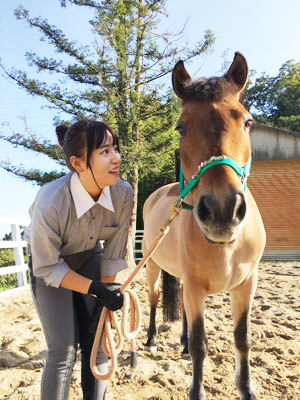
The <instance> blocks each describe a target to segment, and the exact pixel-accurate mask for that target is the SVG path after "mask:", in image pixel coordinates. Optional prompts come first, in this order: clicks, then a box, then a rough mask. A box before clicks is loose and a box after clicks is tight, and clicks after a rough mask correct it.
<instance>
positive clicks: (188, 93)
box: [172, 53, 252, 243]
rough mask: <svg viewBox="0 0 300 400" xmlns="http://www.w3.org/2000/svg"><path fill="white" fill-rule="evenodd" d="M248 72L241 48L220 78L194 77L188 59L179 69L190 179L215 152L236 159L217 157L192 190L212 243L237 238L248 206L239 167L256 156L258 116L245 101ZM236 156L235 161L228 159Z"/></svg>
mask: <svg viewBox="0 0 300 400" xmlns="http://www.w3.org/2000/svg"><path fill="white" fill-rule="evenodd" d="M247 77H248V67H247V63H246V60H245V58H244V57H243V56H242V55H241V54H239V53H236V54H235V58H234V60H233V63H232V64H231V66H230V68H229V70H228V71H227V73H226V74H225V75H224V76H223V77H220V78H210V79H198V80H192V78H191V77H190V75H189V74H188V72H187V71H186V69H185V68H184V65H183V62H182V61H179V62H178V63H177V64H176V66H175V68H174V70H173V75H172V82H173V88H174V91H175V93H176V95H177V96H178V97H179V98H180V99H181V100H182V114H181V116H180V118H179V121H178V123H177V130H178V131H179V133H180V162H181V167H182V172H183V176H184V178H185V181H186V182H188V181H190V179H191V178H192V176H194V177H195V176H196V175H197V171H199V169H201V162H205V161H207V160H209V159H210V158H211V157H218V156H227V161H228V160H230V162H228V163H227V164H225V163H222V162H221V163H220V164H218V163H215V162H213V165H212V167H211V168H208V169H207V170H206V171H205V173H204V174H203V175H202V176H201V178H200V180H199V182H198V183H197V185H196V186H195V187H194V188H193V189H192V191H191V196H192V201H193V206H194V209H193V212H194V216H195V218H196V221H197V222H198V224H199V226H200V229H201V231H202V233H203V235H204V237H205V238H206V239H207V240H208V241H209V242H211V243H230V242H232V241H233V240H234V239H235V238H236V237H237V235H238V234H239V232H240V231H241V229H242V227H243V222H244V220H245V216H246V212H247V199H246V192H245V185H243V182H242V181H243V177H242V179H241V176H240V175H239V174H238V173H237V172H236V171H237V170H238V168H239V167H241V168H243V167H244V166H245V165H247V163H249V162H251V161H250V160H251V143H250V128H251V125H252V117H251V115H250V114H249V112H248V111H247V110H246V109H245V108H244V106H243V105H242V104H241V102H240V94H241V92H242V91H243V89H244V87H245V85H246V83H247ZM217 159H218V158H217ZM231 160H232V162H233V166H232V165H228V164H230V163H231ZM216 164H218V165H216ZM248 165H249V164H248ZM234 166H236V169H234ZM195 173H196V174H195Z"/></svg>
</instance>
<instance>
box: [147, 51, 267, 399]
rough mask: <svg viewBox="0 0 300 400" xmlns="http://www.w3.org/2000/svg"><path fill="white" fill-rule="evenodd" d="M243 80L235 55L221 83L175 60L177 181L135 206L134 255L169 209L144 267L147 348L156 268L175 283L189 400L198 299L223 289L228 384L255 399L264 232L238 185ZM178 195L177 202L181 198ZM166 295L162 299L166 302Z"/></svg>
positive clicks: (245, 140)
mask: <svg viewBox="0 0 300 400" xmlns="http://www.w3.org/2000/svg"><path fill="white" fill-rule="evenodd" d="M247 80H248V66H247V62H246V60H245V58H244V56H243V55H242V54H240V53H238V52H237V53H235V56H234V60H233V62H232V64H231V65H230V67H229V69H228V70H227V72H226V73H225V75H223V76H221V77H211V78H208V79H206V78H200V79H197V80H193V79H192V78H191V76H190V75H189V73H188V72H187V70H186V69H185V66H184V63H183V62H182V61H179V62H178V63H177V64H176V65H175V67H174V69H173V72H172V86H173V89H174V92H175V94H176V95H177V97H179V99H180V100H181V107H182V112H181V115H180V118H179V120H178V122H177V126H176V130H177V131H178V132H179V135H180V165H181V174H180V178H181V179H180V182H179V183H178V182H176V183H171V184H168V185H166V186H163V187H161V188H159V189H157V190H156V191H155V192H153V193H152V194H151V195H150V196H149V197H148V199H147V200H146V202H145V204H144V207H143V219H144V238H143V252H146V251H147V249H149V248H150V246H151V245H152V243H153V242H154V240H155V238H156V237H157V236H158V234H159V232H160V227H161V226H162V224H163V223H164V222H165V221H166V219H167V217H168V216H169V214H170V209H171V206H172V205H173V207H174V205H175V208H177V209H178V210H177V211H178V212H177V214H178V215H177V216H176V218H174V220H173V222H172V225H171V226H170V230H169V233H168V235H167V236H166V237H165V239H164V241H163V242H162V243H161V245H160V247H159V248H158V249H157V250H156V251H155V252H154V253H153V255H152V256H151V258H150V260H149V261H148V262H147V266H146V278H147V283H148V287H149V299H150V307H151V313H150V325H149V329H148V341H147V345H148V347H149V346H155V344H156V337H155V336H156V327H155V314H156V306H157V302H158V298H159V291H160V289H159V285H160V275H161V271H162V270H163V271H166V272H167V273H168V274H170V275H171V276H174V277H175V278H176V279H180V281H181V282H182V284H183V304H184V310H185V313H186V320H187V326H188V350H189V353H190V357H191V360H192V383H191V386H190V390H189V399H190V400H204V399H205V398H206V395H205V390H204V386H203V361H204V358H205V356H206V355H207V349H208V344H207V338H206V335H205V327H204V306H205V304H204V303H205V298H206V297H207V296H208V295H211V294H215V293H219V292H224V291H226V292H227V291H229V292H230V302H231V312H232V318H233V325H234V346H235V383H236V386H237V388H238V390H239V393H240V397H241V399H242V400H255V399H256V396H255V393H254V390H253V384H252V380H251V376H250V361H249V357H250V327H249V319H250V311H251V307H252V302H253V298H254V294H255V290H256V286H257V277H258V264H259V261H260V259H261V256H262V254H263V251H264V247H265V243H266V235H265V230H264V226H263V222H262V218H261V215H260V212H259V210H258V207H257V205H256V203H255V200H254V198H253V197H252V195H251V193H250V190H249V188H248V187H247V184H246V183H247V176H248V175H249V171H250V166H251V159H252V158H251V140H250V139H251V138H250V131H251V126H252V124H253V119H252V117H251V114H250V113H249V112H248V111H247V110H246V109H245V107H244V106H243V104H242V100H241V95H242V93H243V90H244V89H245V86H246V84H247ZM183 199H184V201H183ZM171 301H172V298H171V297H170V298H169V305H170V304H171Z"/></svg>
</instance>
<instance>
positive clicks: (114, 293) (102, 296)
mask: <svg viewBox="0 0 300 400" xmlns="http://www.w3.org/2000/svg"><path fill="white" fill-rule="evenodd" d="M120 287H121V285H120V284H118V283H101V282H98V281H92V283H91V285H90V287H89V290H88V294H89V295H90V296H93V297H96V298H97V299H98V300H99V301H100V303H101V304H103V305H104V306H105V307H107V308H108V309H109V310H110V311H116V310H118V309H119V308H122V307H123V301H124V296H123V294H122V293H121V292H120Z"/></svg>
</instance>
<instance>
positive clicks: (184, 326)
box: [180, 286, 190, 360]
mask: <svg viewBox="0 0 300 400" xmlns="http://www.w3.org/2000/svg"><path fill="white" fill-rule="evenodd" d="M181 315H182V332H181V335H180V342H181V344H182V346H183V350H182V358H183V359H185V360H190V354H189V344H188V323H187V319H186V313H185V310H184V302H183V286H182V287H181Z"/></svg>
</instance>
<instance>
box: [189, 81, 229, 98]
mask: <svg viewBox="0 0 300 400" xmlns="http://www.w3.org/2000/svg"><path fill="white" fill-rule="evenodd" d="M234 89H235V88H234V87H233V85H232V83H231V82H228V81H227V80H226V78H224V77H221V78H219V77H212V78H200V79H197V80H194V81H190V82H188V83H187V84H186V85H185V86H184V92H183V96H182V97H183V100H185V101H190V100H203V101H204V100H207V101H221V100H223V99H224V98H225V97H226V96H227V95H228V94H233V93H234Z"/></svg>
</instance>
